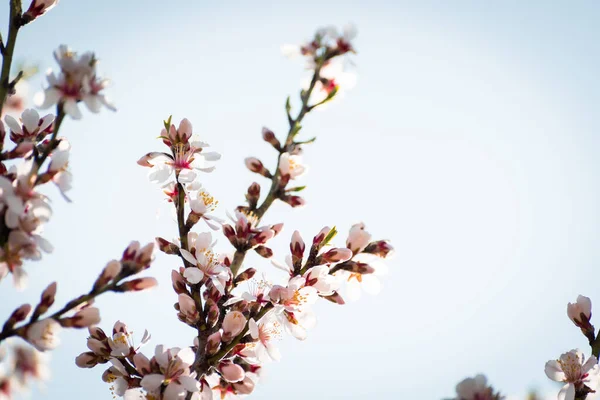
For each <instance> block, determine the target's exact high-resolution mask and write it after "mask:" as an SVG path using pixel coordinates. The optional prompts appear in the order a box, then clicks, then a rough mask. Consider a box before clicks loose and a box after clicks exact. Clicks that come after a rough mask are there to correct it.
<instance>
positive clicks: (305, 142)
mask: <svg viewBox="0 0 600 400" xmlns="http://www.w3.org/2000/svg"><path fill="white" fill-rule="evenodd" d="M315 140H317V138H316V137H314V138H312V139H308V140H304V141H302V142H296V144H309V143H313V142H314V141H315Z"/></svg>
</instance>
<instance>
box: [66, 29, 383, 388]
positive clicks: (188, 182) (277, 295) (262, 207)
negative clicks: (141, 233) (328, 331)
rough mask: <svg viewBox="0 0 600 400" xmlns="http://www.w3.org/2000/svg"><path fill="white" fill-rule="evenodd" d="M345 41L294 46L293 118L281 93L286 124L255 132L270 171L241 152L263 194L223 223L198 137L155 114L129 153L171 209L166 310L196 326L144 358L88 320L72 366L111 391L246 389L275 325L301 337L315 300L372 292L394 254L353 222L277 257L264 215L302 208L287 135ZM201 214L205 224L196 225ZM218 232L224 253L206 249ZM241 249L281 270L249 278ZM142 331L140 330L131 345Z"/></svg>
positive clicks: (297, 240) (254, 192) (294, 242)
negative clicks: (156, 127)
mask: <svg viewBox="0 0 600 400" xmlns="http://www.w3.org/2000/svg"><path fill="white" fill-rule="evenodd" d="M351 38H352V35H351V34H350V33H349V32H348V31H347V32H345V33H344V34H342V35H339V34H337V33H335V32H334V31H333V30H332V29H325V30H319V31H318V32H317V34H316V36H315V38H314V40H313V41H311V42H310V43H309V44H307V45H303V46H300V47H299V48H300V49H301V50H300V52H301V53H302V54H303V55H304V56H306V57H308V58H309V59H310V63H309V64H310V65H311V66H312V67H311V69H312V78H311V81H310V82H311V83H310V84H309V85H308V86H307V87H306V88H304V89H303V90H302V91H301V92H300V102H301V105H300V109H299V111H298V114H297V115H296V116H295V117H292V115H291V108H292V107H291V103H290V101H289V100H288V102H287V107H286V108H287V113H288V121H289V124H290V128H289V131H288V134H287V137H286V138H285V140H283V141H280V140H279V139H278V138H277V137H276V135H275V133H274V132H273V131H271V130H270V129H268V128H263V131H262V137H263V139H264V140H265V141H266V142H267V143H269V144H270V145H271V146H272V147H273V148H274V149H275V150H276V152H277V167H276V168H275V169H274V170H269V169H268V168H267V167H266V166H265V164H263V162H262V161H261V160H259V159H257V158H255V157H249V158H247V159H246V160H245V164H246V167H247V168H248V169H249V170H250V171H252V172H254V173H256V174H258V175H260V176H262V177H264V178H266V179H268V180H269V181H270V185H269V189H268V193H267V194H266V195H263V196H261V191H262V188H261V185H260V184H258V183H256V182H254V183H252V184H251V185H250V187H249V188H248V191H247V194H246V200H247V204H245V205H240V206H239V207H237V208H236V209H235V210H233V211H232V212H231V213H227V215H228V216H229V220H230V221H227V220H226V219H225V218H222V217H220V216H217V215H216V208H217V204H218V202H217V201H216V200H215V198H214V197H213V196H211V195H210V194H209V193H208V192H207V191H206V190H205V189H204V188H203V186H202V185H201V183H200V181H199V179H200V177H201V173H202V172H212V171H213V170H214V167H215V165H214V163H215V162H216V161H218V160H219V158H220V156H219V154H218V153H216V152H209V151H206V149H207V148H208V144H207V143H205V142H203V141H201V140H200V139H199V138H198V137H197V136H195V135H194V133H193V129H192V124H191V123H190V122H189V120H187V119H183V120H182V121H181V122H180V123H179V125H178V126H175V124H173V123H172V121H171V118H169V119H168V120H166V121H165V122H164V128H163V129H162V132H161V134H160V139H161V140H162V142H163V144H164V145H165V146H166V147H167V150H165V151H161V152H150V153H147V154H145V155H144V156H142V157H141V158H140V159H139V160H138V164H139V165H140V166H142V167H146V168H148V169H149V179H150V180H151V181H152V182H154V183H157V184H159V185H160V187H161V190H162V191H163V193H164V195H165V196H166V201H167V202H168V203H170V204H172V206H173V207H174V211H175V214H176V215H177V225H178V237H176V238H175V239H172V240H168V239H165V238H162V237H159V238H157V244H158V247H159V249H160V250H161V251H162V252H164V253H165V254H168V255H173V256H177V257H179V263H180V266H179V267H178V268H176V269H173V270H172V272H171V280H172V284H173V290H174V291H175V294H176V295H177V302H176V303H175V309H176V311H177V317H178V319H179V320H180V321H181V322H182V323H183V324H185V325H188V326H190V327H192V328H194V329H195V330H196V332H197V334H196V337H194V340H193V342H191V343H188V344H187V345H186V346H183V347H176V348H167V347H166V346H164V345H160V344H159V345H157V346H156V348H155V352H154V356H153V357H151V358H150V357H148V356H145V355H143V353H141V352H140V351H139V346H138V347H136V346H134V345H133V342H132V341H131V340H130V337H131V335H130V334H129V333H128V331H127V329H126V327H125V326H124V325H123V324H122V323H120V322H118V323H117V324H116V325H115V327H114V329H113V335H112V337H111V336H108V335H106V334H105V333H104V332H103V331H101V330H99V329H98V328H96V327H93V328H90V338H89V339H88V348H89V350H90V351H87V352H85V353H83V354H81V355H80V356H79V357H78V358H77V361H76V362H77V365H78V366H80V367H83V368H91V367H94V366H96V365H98V364H106V363H110V365H109V367H108V369H107V370H106V371H105V373H104V375H103V378H104V380H105V381H107V382H109V383H110V384H111V389H112V391H113V393H114V394H115V395H118V396H124V397H125V398H137V397H140V396H142V397H143V396H146V398H152V399H166V400H172V399H180V398H181V399H183V398H188V399H189V398H192V399H194V398H198V399H212V398H230V397H231V398H234V397H237V396H244V395H248V394H250V393H252V391H253V390H254V388H255V386H256V384H257V382H258V380H259V377H260V375H261V372H262V369H263V366H264V364H265V363H267V362H270V361H278V360H279V359H280V358H281V354H280V351H279V349H278V347H277V341H278V340H279V339H281V338H282V336H283V335H284V333H288V334H290V335H292V336H294V337H295V338H297V339H300V340H303V339H305V338H306V337H307V335H308V332H309V330H310V329H311V328H312V327H313V326H314V324H315V320H316V317H315V313H314V312H313V307H312V306H313V304H314V303H315V302H316V301H318V299H319V298H323V299H326V300H328V301H330V302H332V303H335V304H340V305H341V304H344V303H345V301H344V297H347V298H351V299H356V298H358V296H359V294H360V288H361V287H362V288H364V289H365V290H366V291H368V292H371V293H375V292H377V291H378V289H379V288H380V283H379V281H378V280H377V278H376V277H375V275H379V274H382V273H383V272H385V266H384V265H383V263H382V262H381V260H382V259H385V258H387V257H388V256H390V255H391V254H392V253H393V247H392V246H391V245H390V244H389V242H388V241H386V240H373V238H372V236H371V234H370V233H369V232H368V231H367V230H366V229H365V225H364V224H363V223H359V224H355V225H353V226H352V228H351V229H350V232H349V234H348V237H347V239H346V241H345V245H344V246H335V245H333V244H332V243H333V240H334V238H335V237H336V235H337V234H338V230H337V229H336V228H335V227H333V228H331V227H324V228H323V229H321V230H320V231H319V232H318V233H317V234H316V235H315V236H314V237H313V238H312V241H310V242H308V243H307V242H305V240H304V239H303V238H302V235H301V234H300V232H298V231H294V232H293V234H292V235H291V239H290V245H289V248H290V252H289V254H288V255H287V256H285V257H284V260H285V261H284V262H279V261H277V259H278V257H277V256H276V255H275V254H274V251H273V249H272V248H271V247H270V245H269V243H270V241H271V240H272V239H273V238H274V237H276V236H278V235H280V234H281V232H282V230H283V223H279V222H276V223H265V222H263V217H264V215H265V213H266V212H267V210H268V208H269V207H270V206H271V204H273V203H274V202H275V201H280V202H283V203H287V204H289V205H291V206H292V207H298V206H302V205H304V204H305V200H304V199H303V198H302V197H300V196H299V195H298V193H299V192H300V191H302V190H303V189H304V186H291V184H292V182H296V181H297V180H299V179H300V178H301V177H302V176H303V175H304V174H305V173H306V172H307V170H308V167H307V166H306V165H305V164H304V163H303V161H302V153H303V146H304V145H305V144H307V143H309V142H311V140H309V141H298V140H297V139H296V137H297V135H298V134H299V131H300V123H301V121H302V120H303V118H304V116H305V115H306V114H307V113H309V112H310V111H312V109H314V108H316V107H319V106H320V105H322V104H323V103H325V101H324V99H323V98H321V99H319V100H316V101H315V100H314V99H315V97H314V95H313V94H314V93H315V92H317V91H320V90H321V89H323V88H325V86H327V85H332V87H335V88H336V89H334V90H330V91H329V92H327V94H326V99H327V101H329V100H331V99H333V98H334V96H336V93H337V92H338V90H337V85H338V84H337V82H335V81H333V80H331V79H330V78H327V77H326V76H324V75H322V74H321V72H322V71H324V70H325V69H327V68H328V67H329V66H331V65H333V64H334V62H336V61H338V60H337V59H338V58H341V57H342V56H343V55H345V54H348V53H351V52H354V46H353V45H352V43H351V42H350V40H351ZM261 200H262V201H261ZM200 221H204V222H205V223H206V225H207V226H208V228H210V230H212V231H214V232H211V231H204V232H202V231H196V229H195V228H196V227H197V226H199V225H198V223H199V222H200ZM215 231H216V232H215ZM219 231H220V232H219ZM219 234H222V235H223V236H224V237H225V238H226V241H227V242H229V244H230V245H231V247H232V248H233V249H232V251H225V252H219V251H218V250H217V248H216V242H217V238H216V236H218V235H219ZM250 251H253V252H255V253H256V254H258V255H260V256H261V257H264V258H266V259H269V260H271V262H270V263H266V265H265V268H272V267H273V266H274V267H276V268H277V269H280V270H283V271H284V274H281V273H280V277H279V278H276V279H274V280H270V279H268V278H267V275H269V274H267V272H266V271H263V272H264V274H263V277H262V279H257V277H256V275H257V272H258V269H256V268H248V267H245V265H244V259H245V257H246V255H247V254H248V252H250ZM148 338H149V336H148V335H144V339H142V342H143V343H145V342H146V339H148Z"/></svg>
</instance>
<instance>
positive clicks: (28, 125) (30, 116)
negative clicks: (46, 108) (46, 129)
mask: <svg viewBox="0 0 600 400" xmlns="http://www.w3.org/2000/svg"><path fill="white" fill-rule="evenodd" d="M21 120H22V121H23V125H24V126H25V129H27V131H28V132H34V131H35V130H36V129H37V128H38V124H39V123H40V114H38V112H37V111H35V110H34V109H33V108H28V109H27V110H25V111H23V114H21Z"/></svg>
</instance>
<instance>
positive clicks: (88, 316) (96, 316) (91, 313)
mask: <svg viewBox="0 0 600 400" xmlns="http://www.w3.org/2000/svg"><path fill="white" fill-rule="evenodd" d="M59 322H60V324H61V325H62V326H63V327H65V328H87V327H89V326H92V325H97V324H99V323H100V310H98V309H97V308H96V307H87V308H84V309H83V310H81V311H79V312H77V313H76V314H75V315H74V316H72V317H70V318H63V319H61V320H60V321H59Z"/></svg>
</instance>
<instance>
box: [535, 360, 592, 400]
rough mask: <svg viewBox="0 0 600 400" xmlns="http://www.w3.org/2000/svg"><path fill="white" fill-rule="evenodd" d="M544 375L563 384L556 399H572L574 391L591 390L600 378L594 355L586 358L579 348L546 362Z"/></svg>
mask: <svg viewBox="0 0 600 400" xmlns="http://www.w3.org/2000/svg"><path fill="white" fill-rule="evenodd" d="M545 372H546V375H547V376H548V378H550V379H551V380H553V381H556V382H563V383H564V384H565V385H564V386H563V387H562V388H561V389H560V392H559V393H558V400H574V399H575V395H576V393H588V392H590V391H591V392H593V391H595V390H596V388H597V387H598V383H599V380H600V367H598V361H597V359H596V357H594V356H591V357H589V358H588V359H587V360H586V359H585V356H584V355H583V352H582V351H581V350H578V349H575V350H571V351H569V352H567V353H564V354H562V355H561V356H560V358H559V359H558V360H550V361H548V362H547V363H546V368H545Z"/></svg>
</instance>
